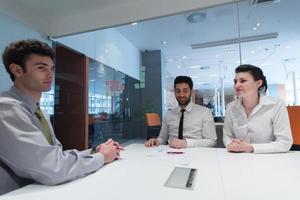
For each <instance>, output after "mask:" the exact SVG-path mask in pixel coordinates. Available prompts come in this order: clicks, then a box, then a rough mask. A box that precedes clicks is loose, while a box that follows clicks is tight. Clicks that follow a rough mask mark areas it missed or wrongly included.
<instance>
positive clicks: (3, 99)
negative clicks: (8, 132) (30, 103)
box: [0, 92, 23, 107]
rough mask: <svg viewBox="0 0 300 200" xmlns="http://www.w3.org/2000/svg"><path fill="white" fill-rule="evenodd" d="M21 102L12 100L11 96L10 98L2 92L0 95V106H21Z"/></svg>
mask: <svg viewBox="0 0 300 200" xmlns="http://www.w3.org/2000/svg"><path fill="white" fill-rule="evenodd" d="M22 103H23V102H22V101H20V100H18V99H16V98H14V97H13V96H10V95H9V94H8V93H7V92H3V93H1V94H0V105H1V106H7V107H11V106H15V105H21V104H22Z"/></svg>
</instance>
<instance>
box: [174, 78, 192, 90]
mask: <svg viewBox="0 0 300 200" xmlns="http://www.w3.org/2000/svg"><path fill="white" fill-rule="evenodd" d="M178 83H187V84H188V85H189V87H190V89H191V90H192V89H193V81H192V79H191V78H190V77H188V76H177V77H176V78H175V80H174V88H175V87H176V84H178Z"/></svg>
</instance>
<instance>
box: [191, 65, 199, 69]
mask: <svg viewBox="0 0 300 200" xmlns="http://www.w3.org/2000/svg"><path fill="white" fill-rule="evenodd" d="M189 68H190V69H197V68H200V65H193V66H189Z"/></svg>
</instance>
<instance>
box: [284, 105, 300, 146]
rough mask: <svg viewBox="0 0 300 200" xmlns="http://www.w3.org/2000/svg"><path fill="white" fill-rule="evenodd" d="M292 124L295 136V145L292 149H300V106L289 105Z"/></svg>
mask: <svg viewBox="0 0 300 200" xmlns="http://www.w3.org/2000/svg"><path fill="white" fill-rule="evenodd" d="M287 110H288V113H289V119H290V125H291V130H292V136H293V146H292V148H291V150H298V151H299V150H300V123H299V121H300V106H288V107H287Z"/></svg>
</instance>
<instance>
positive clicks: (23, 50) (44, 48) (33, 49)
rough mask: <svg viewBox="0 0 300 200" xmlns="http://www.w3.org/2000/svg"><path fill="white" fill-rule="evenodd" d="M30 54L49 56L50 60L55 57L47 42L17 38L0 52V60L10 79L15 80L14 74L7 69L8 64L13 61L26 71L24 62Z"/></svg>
mask: <svg viewBox="0 0 300 200" xmlns="http://www.w3.org/2000/svg"><path fill="white" fill-rule="evenodd" d="M31 54H37V55H39V56H46V57H50V58H51V59H52V60H54V57H55V53H54V51H53V49H52V48H51V47H49V45H48V44H47V43H45V42H41V41H38V40H35V39H27V40H19V41H15V42H12V43H10V44H9V45H8V46H6V48H5V50H4V52H3V54H2V61H3V64H4V66H5V69H6V71H7V73H8V74H9V76H10V79H11V80H12V81H14V80H15V76H14V75H13V74H12V73H11V71H10V70H9V66H10V65H11V64H13V63H15V64H17V65H20V66H21V67H22V69H23V71H24V72H26V66H25V63H26V61H27V59H28V57H29V56H30V55H31Z"/></svg>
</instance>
